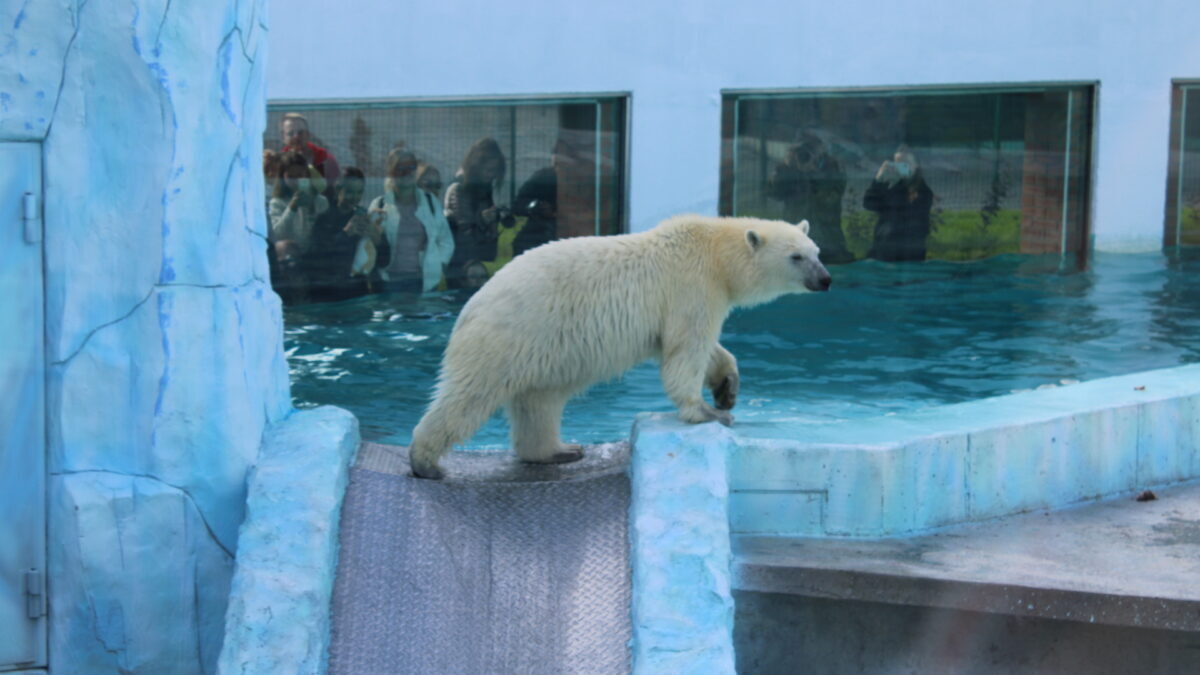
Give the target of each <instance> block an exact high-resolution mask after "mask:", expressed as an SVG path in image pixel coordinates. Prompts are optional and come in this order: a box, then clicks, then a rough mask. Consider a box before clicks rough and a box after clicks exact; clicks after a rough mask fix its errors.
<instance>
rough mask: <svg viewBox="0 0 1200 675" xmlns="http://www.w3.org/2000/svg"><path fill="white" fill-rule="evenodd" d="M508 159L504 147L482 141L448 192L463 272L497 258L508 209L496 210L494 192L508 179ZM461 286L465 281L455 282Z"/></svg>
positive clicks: (455, 265) (458, 261)
mask: <svg viewBox="0 0 1200 675" xmlns="http://www.w3.org/2000/svg"><path fill="white" fill-rule="evenodd" d="M504 172H505V158H504V153H502V152H500V144H499V143H497V142H496V141H495V139H493V138H482V139H480V140H478V141H476V142H475V144H474V145H472V146H471V148H470V150H468V151H467V155H466V157H465V158H464V159H463V163H462V167H460V168H459V170H458V175H457V176H456V180H455V182H454V183H452V184H451V185H450V187H449V188H448V189H447V190H446V217H447V218H448V219H449V221H450V227H451V228H452V229H453V231H454V245H455V259H454V263H452V265H451V267H452V269H454V270H455V271H460V270H462V269H464V268H463V265H464V264H465V263H466V262H467V261H468V260H481V261H490V260H495V258H496V239H497V236H498V234H499V230H498V225H499V223H500V221H501V220H502V219H505V216H508V217H509V218H511V214H510V213H508V212H507V209H501V208H500V207H497V206H496V201H495V199H494V198H493V196H492V191H493V190H494V189H495V188H496V186H497V185H498V184H499V182H500V181H501V180H503V178H504ZM455 281H457V282H461V279H459V280H455Z"/></svg>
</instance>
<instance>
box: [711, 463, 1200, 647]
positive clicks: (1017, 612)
mask: <svg viewBox="0 0 1200 675" xmlns="http://www.w3.org/2000/svg"><path fill="white" fill-rule="evenodd" d="M1157 494H1158V497H1159V498H1158V499H1157V500H1155V501H1148V502H1137V501H1135V500H1134V499H1133V498H1132V496H1125V497H1123V498H1121V499H1116V500H1111V501H1107V502H1102V503H1098V504H1091V505H1088V506H1083V507H1078V508H1074V509H1065V510H1061V511H1057V512H1053V513H1031V514H1024V515H1020V516H1013V517H1010V518H1005V519H1002V520H999V521H992V522H989V523H975V524H969V525H964V526H959V527H954V528H946V529H944V530H941V531H939V532H936V533H934V534H929V535H924V536H919V537H908V538H904V539H885V540H876V541H848V540H844V539H843V540H835V539H792V538H784V537H747V536H743V537H736V538H735V541H734V567H733V568H734V581H733V583H734V587H735V588H737V589H739V590H747V591H758V592H766V593H785V594H791V595H799V596H808V597H817V598H835V599H839V600H860V601H866V602H880V603H889V604H900V605H910V606H915V607H936V608H946V609H958V610H971V611H979V612H989V613H999V614H1006V615H1011V616H1024V617H1036V618H1045V619H1059V620H1066V621H1078V622H1084V623H1097V624H1109V625H1118V626H1134V627H1139V628H1156V629H1165V630H1172V631H1200V563H1198V562H1197V561H1200V483H1190V484H1188V485H1185V486H1176V487H1174V488H1169V489H1165V490H1161V491H1157Z"/></svg>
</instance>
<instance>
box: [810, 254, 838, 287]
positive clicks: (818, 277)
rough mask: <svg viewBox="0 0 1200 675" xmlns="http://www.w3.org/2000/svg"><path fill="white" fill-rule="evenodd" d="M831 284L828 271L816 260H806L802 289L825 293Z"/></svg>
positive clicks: (831, 280) (831, 278)
mask: <svg viewBox="0 0 1200 675" xmlns="http://www.w3.org/2000/svg"><path fill="white" fill-rule="evenodd" d="M832 283H833V277H831V276H829V270H827V269H825V266H824V265H822V264H821V263H820V262H818V261H816V260H806V261H805V265H804V287H805V288H807V289H808V290H810V291H817V292H820V291H827V290H829V285H830V284H832Z"/></svg>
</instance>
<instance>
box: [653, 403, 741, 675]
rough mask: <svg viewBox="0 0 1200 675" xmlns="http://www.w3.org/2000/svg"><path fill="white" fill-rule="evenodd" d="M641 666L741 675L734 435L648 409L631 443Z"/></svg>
mask: <svg viewBox="0 0 1200 675" xmlns="http://www.w3.org/2000/svg"><path fill="white" fill-rule="evenodd" d="M631 443H632V445H633V448H634V451H633V459H632V462H631V464H630V487H631V490H632V504H631V507H630V526H629V530H630V537H629V538H630V549H631V552H630V558H631V561H632V564H633V603H632V604H633V607H632V613H633V670H634V672H636V673H701V672H702V673H732V672H733V671H734V653H733V610H734V605H733V596H732V594H731V590H730V582H729V563H730V550H729V517H728V515H727V509H726V505H727V502H728V499H729V488H728V483H727V482H726V471H727V469H726V460H727V457H728V456H729V455H730V453H731V452H732V451H733V447H734V444H733V434H732V432H730V431H729V430H728V429H726V428H725V427H722V426H721V425H719V424H717V423H716V422H711V423H709V424H700V425H690V424H684V423H682V422H680V421H679V420H678V418H677V417H676V416H675V415H673V414H672V415H645V414H643V415H639V416H638V422H637V424H636V425H635V427H634V434H633V438H632V440H631Z"/></svg>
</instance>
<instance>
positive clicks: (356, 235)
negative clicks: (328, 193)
mask: <svg viewBox="0 0 1200 675" xmlns="http://www.w3.org/2000/svg"><path fill="white" fill-rule="evenodd" d="M365 187H366V176H365V175H364V174H363V172H362V170H361V169H358V168H356V167H352V166H351V167H346V169H345V170H344V171H343V172H342V177H341V178H340V179H339V180H338V184H337V186H336V190H335V192H336V193H337V201H335V202H334V203H333V205H332V206H330V208H329V209H328V210H327V211H325V212H324V213H322V214H321V215H319V216H317V220H316V223H315V224H314V225H313V233H312V246H310V247H309V251H308V255H307V256H306V257H305V264H304V268H305V270H306V271H307V272H308V275H309V289H310V291H309V298H310V300H312V301H313V302H336V301H339V300H348V299H350V298H357V297H360V296H363V295H366V294H368V293H372V292H374V291H375V290H377V288H378V287H380V286H381V284H380V283H379V272H378V271H377V270H376V265H377V264H378V260H380V259H383V260H387V259H388V258H389V257H390V256H389V253H390V252H389V251H388V243H387V241H386V240H385V239H384V237H383V228H382V227H381V226H380V224H379V223H378V222H377V221H376V222H373V221H372V220H371V219H370V218H368V216H367V211H366V209H364V208H363V207H362V196H363V190H364V188H365Z"/></svg>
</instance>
